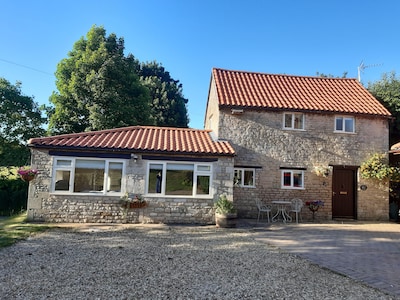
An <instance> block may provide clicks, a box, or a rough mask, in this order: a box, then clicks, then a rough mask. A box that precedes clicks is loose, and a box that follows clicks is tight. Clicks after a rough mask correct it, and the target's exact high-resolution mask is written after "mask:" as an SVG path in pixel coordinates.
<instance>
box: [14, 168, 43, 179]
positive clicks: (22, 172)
mask: <svg viewBox="0 0 400 300" xmlns="http://www.w3.org/2000/svg"><path fill="white" fill-rule="evenodd" d="M17 172H18V175H19V177H20V178H21V179H22V180H23V181H26V182H29V181H32V180H33V179H35V176H36V174H38V173H39V172H38V170H36V169H32V168H30V167H20V168H19V169H18V171H17Z"/></svg>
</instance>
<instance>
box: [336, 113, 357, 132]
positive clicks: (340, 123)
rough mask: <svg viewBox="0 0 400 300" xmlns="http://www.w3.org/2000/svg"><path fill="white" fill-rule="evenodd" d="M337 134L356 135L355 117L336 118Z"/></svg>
mask: <svg viewBox="0 0 400 300" xmlns="http://www.w3.org/2000/svg"><path fill="white" fill-rule="evenodd" d="M335 132H347V133H354V118H353V117H342V116H337V117H335Z"/></svg>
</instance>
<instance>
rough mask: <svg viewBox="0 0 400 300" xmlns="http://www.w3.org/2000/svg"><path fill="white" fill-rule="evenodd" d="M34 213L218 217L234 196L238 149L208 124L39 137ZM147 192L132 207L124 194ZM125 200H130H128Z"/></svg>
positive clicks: (132, 218)
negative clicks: (222, 200)
mask: <svg viewBox="0 0 400 300" xmlns="http://www.w3.org/2000/svg"><path fill="white" fill-rule="evenodd" d="M28 146H29V147H30V149H31V153H32V159H31V161H32V163H31V165H32V166H33V167H34V168H36V169H38V170H39V174H38V175H37V176H36V178H35V179H34V180H33V181H31V182H30V185H29V196H28V219H29V220H34V221H47V222H104V223H111V222H113V223H121V222H127V223H136V222H145V223H146V222H147V223H197V224H212V223H213V222H214V211H213V204H214V201H215V200H216V199H217V198H218V196H219V195H220V194H223V193H225V194H227V195H228V197H229V198H230V199H231V200H232V192H233V157H234V154H235V153H234V150H233V148H232V147H231V146H230V145H229V143H227V142H225V141H216V140H213V139H212V137H211V132H210V131H209V130H194V129H183V128H164V127H162V128H161V127H146V126H132V127H126V128H116V129H110V130H103V131H95V132H83V133H77V134H65V135H59V136H52V137H43V138H33V139H31V140H29V142H28ZM125 195H126V196H128V197H127V198H135V196H136V197H140V198H142V199H143V200H144V201H145V202H144V203H145V207H140V208H133V209H131V208H128V207H127V206H126V205H123V204H122V203H121V198H124V196H125ZM125 204H126V203H125Z"/></svg>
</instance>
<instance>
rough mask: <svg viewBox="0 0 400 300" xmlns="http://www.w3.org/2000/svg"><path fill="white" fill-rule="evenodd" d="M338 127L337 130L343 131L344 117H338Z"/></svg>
mask: <svg viewBox="0 0 400 300" xmlns="http://www.w3.org/2000/svg"><path fill="white" fill-rule="evenodd" d="M335 126H336V128H335V130H337V131H343V118H336V125H335Z"/></svg>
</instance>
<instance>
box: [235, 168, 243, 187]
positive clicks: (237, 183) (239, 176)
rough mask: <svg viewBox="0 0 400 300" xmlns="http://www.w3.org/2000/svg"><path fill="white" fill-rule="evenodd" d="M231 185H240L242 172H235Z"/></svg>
mask: <svg viewBox="0 0 400 300" xmlns="http://www.w3.org/2000/svg"><path fill="white" fill-rule="evenodd" d="M233 184H234V185H241V184H242V170H235V175H234V177H233Z"/></svg>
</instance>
